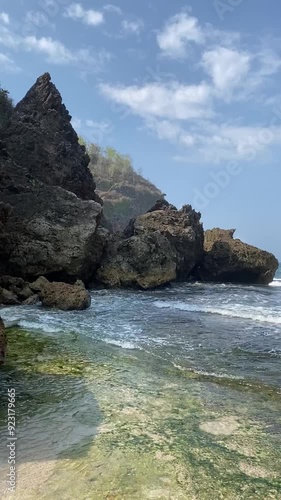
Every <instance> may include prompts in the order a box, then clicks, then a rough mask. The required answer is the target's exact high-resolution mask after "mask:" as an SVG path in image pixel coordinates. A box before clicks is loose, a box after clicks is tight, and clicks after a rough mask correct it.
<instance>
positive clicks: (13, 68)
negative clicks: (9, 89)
mask: <svg viewBox="0 0 281 500" xmlns="http://www.w3.org/2000/svg"><path fill="white" fill-rule="evenodd" d="M0 65H1V71H2V72H3V73H9V74H16V73H20V71H21V68H20V67H19V66H17V65H16V63H15V61H13V59H11V58H10V57H8V56H7V55H6V54H1V53H0Z"/></svg>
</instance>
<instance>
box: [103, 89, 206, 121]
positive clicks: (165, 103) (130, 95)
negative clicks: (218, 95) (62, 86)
mask: <svg viewBox="0 0 281 500" xmlns="http://www.w3.org/2000/svg"><path fill="white" fill-rule="evenodd" d="M100 89H101V92H102V93H103V95H105V96H106V97H108V98H109V99H111V100H112V101H115V102H117V103H119V104H123V105H125V106H127V107H128V108H129V109H130V110H131V111H132V112H133V113H135V114H137V115H140V116H142V117H147V116H154V117H162V118H169V119H178V120H187V119H192V118H198V117H201V116H204V117H207V116H210V114H211V93H210V87H209V86H208V85H206V84H204V83H202V84H199V85H181V84H180V83H178V82H172V83H168V84H157V83H151V84H147V85H144V86H142V87H138V86H128V87H126V86H113V85H108V84H102V85H101V86H100Z"/></svg>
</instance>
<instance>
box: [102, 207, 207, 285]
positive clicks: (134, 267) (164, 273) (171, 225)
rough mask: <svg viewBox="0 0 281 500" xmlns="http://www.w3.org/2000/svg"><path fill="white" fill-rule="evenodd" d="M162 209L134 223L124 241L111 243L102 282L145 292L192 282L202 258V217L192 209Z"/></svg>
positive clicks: (103, 267)
mask: <svg viewBox="0 0 281 500" xmlns="http://www.w3.org/2000/svg"><path fill="white" fill-rule="evenodd" d="M157 208H159V207H157ZM162 208H163V209H161V210H153V211H149V212H148V213H146V214H145V215H142V216H140V217H137V218H136V219H133V220H132V221H131V223H130V224H129V227H128V228H127V229H126V230H125V232H124V234H125V237H124V239H119V240H118V239H114V240H113V241H111V244H110V245H109V247H108V249H107V253H106V256H105V258H104V259H103V261H102V265H101V267H100V269H99V270H98V273H97V279H98V280H99V281H100V282H102V283H104V284H106V285H108V286H139V287H141V288H144V289H146V288H153V287H155V286H159V285H162V284H165V283H169V282H170V281H174V280H185V279H188V278H189V276H190V275H191V273H192V271H193V270H194V268H196V266H197V264H198V263H199V262H200V260H201V258H202V254H203V228H202V224H201V223H200V214H198V213H197V212H195V211H194V210H193V209H192V207H191V206H190V205H186V206H184V207H183V208H182V209H181V210H176V209H175V207H172V206H169V205H168V206H167V203H165V204H164V205H163V207H162Z"/></svg>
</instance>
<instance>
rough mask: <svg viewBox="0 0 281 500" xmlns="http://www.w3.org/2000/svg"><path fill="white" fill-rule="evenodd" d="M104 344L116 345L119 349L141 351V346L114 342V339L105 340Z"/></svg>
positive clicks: (122, 341) (121, 341) (118, 341)
mask: <svg viewBox="0 0 281 500" xmlns="http://www.w3.org/2000/svg"><path fill="white" fill-rule="evenodd" d="M103 342H105V343H106V344H110V345H115V346H117V347H122V349H140V350H142V348H141V347H140V346H137V345H135V344H133V343H132V342H127V341H125V340H114V339H103Z"/></svg>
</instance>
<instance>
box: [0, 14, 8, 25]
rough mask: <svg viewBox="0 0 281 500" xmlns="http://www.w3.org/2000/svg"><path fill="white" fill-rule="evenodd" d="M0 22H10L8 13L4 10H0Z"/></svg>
mask: <svg viewBox="0 0 281 500" xmlns="http://www.w3.org/2000/svg"><path fill="white" fill-rule="evenodd" d="M0 22H1V23H4V24H10V17H9V14H7V13H6V12H0Z"/></svg>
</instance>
